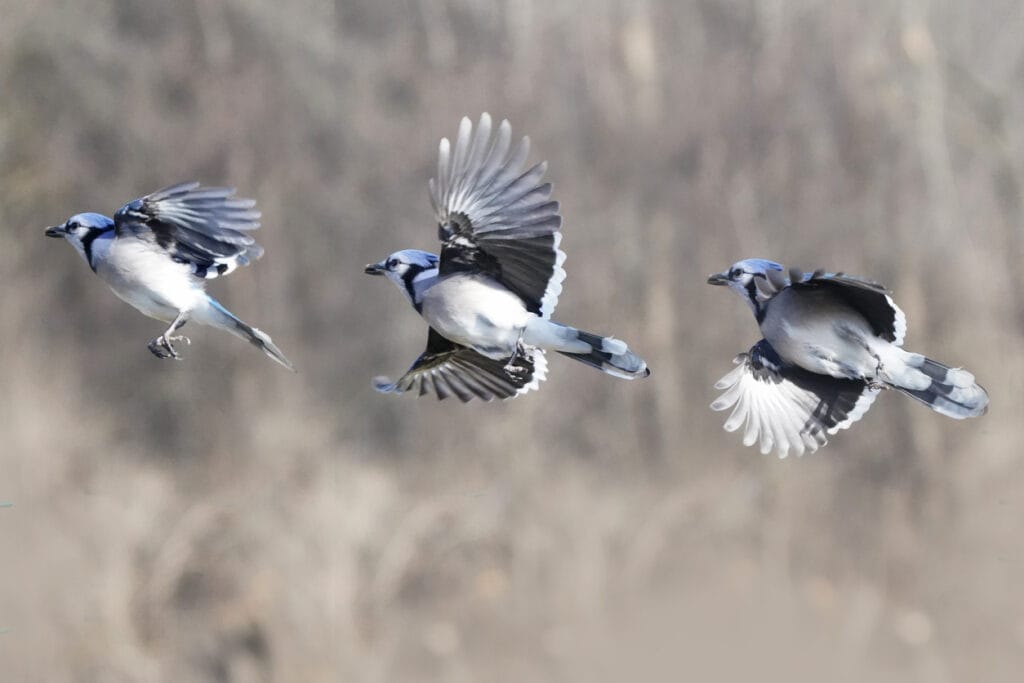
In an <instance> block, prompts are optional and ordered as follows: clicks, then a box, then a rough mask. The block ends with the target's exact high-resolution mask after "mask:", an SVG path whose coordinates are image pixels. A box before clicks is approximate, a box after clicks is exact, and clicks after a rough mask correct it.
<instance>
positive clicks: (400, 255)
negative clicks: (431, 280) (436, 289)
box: [364, 249, 438, 303]
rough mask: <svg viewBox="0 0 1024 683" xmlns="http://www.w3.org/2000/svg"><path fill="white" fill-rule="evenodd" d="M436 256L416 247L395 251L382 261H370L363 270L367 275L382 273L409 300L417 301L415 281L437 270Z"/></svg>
mask: <svg viewBox="0 0 1024 683" xmlns="http://www.w3.org/2000/svg"><path fill="white" fill-rule="evenodd" d="M437 263H438V258H437V256H436V255H435V254H431V253H430V252H427V251H420V250H418V249H403V250H402V251H396V252H395V253H393V254H391V255H390V256H388V257H387V258H386V259H384V260H383V261H378V262H377V263H371V264H369V265H367V266H366V268H365V270H364V272H365V273H366V274H367V275H384V276H386V277H387V278H388V279H389V280H391V281H392V282H394V283H395V285H396V286H397V287H398V288H399V289H401V290H402V291H403V292H405V293H406V294H407V295H408V296H409V299H410V301H412V302H413V303H416V302H417V297H416V288H415V283H416V280H417V278H418V277H419V276H421V275H423V274H424V273H426V274H427V275H428V276H430V275H433V274H434V271H436V270H437Z"/></svg>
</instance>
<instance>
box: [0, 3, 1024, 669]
mask: <svg viewBox="0 0 1024 683" xmlns="http://www.w3.org/2000/svg"><path fill="white" fill-rule="evenodd" d="M0 16H2V20H0V93H2V100H0V273H2V282H3V287H4V290H3V296H0V321H2V322H0V349H2V361H0V393H2V396H3V404H2V408H0V434H2V436H3V439H2V447H0V501H7V502H12V503H14V506H13V507H9V508H3V509H0V628H2V629H6V630H5V631H4V632H3V633H2V634H0V679H2V680H3V681H45V682H50V681H104V682H106V681H115V682H120V681H133V682H134V681H196V682H199V683H207V682H211V683H212V682H215V681H230V682H236V681H237V682H242V681H275V682H276V681H303V682H306V681H467V682H475V681H625V680H643V681H679V680H688V681H713V680H721V681H746V680H751V679H752V678H756V679H757V680H765V681H823V680H831V681H865V680H871V681H937V682H945V681H989V682H992V681H1017V680H1020V676H1021V671H1022V670H1024V542H1022V541H1024V530H1022V519H1024V456H1022V454H1021V450H1020V443H1021V438H1022V436H1024V427H1022V424H1021V423H1022V418H1024V414H1022V403H1024V402H1022V396H1024V355H1022V348H1024V296H1022V294H1021V292H1024V268H1022V264H1024V227H1022V226H1024V215H1022V214H1024V123H1022V122H1024V87H1022V85H1024V39H1022V36H1024V10H1022V5H1021V3H1020V2H1018V1H1017V0H1006V1H1000V0H986V1H985V2H979V3H963V2H935V3H929V2H926V1H924V0H903V1H900V2H888V3H864V2H856V1H855V0H839V1H837V2H832V1H824V0H822V1H815V0H799V1H793V2H779V1H768V2H762V1H758V2H744V1H741V0H730V1H723V2H718V1H714V0H700V1H694V2H674V1H671V0H665V1H664V2H657V1H654V0H652V1H649V2H628V3H627V2H610V1H587V2H583V1H579V2H560V1H557V0H552V1H548V2H539V1H537V0H515V1H514V2H507V3H499V4H497V5H491V4H489V3H483V2H473V1H470V0H451V1H449V2H431V1H426V0H423V1H418V0H404V1H400V2H391V3H384V2H377V1H375V0H362V1H360V2H337V3H335V4H333V5H332V4H331V3H329V2H312V1H308V2H294V3H293V2H286V3H285V2H278V1H276V0H236V1H232V2H226V3H220V2H214V1H213V0H195V1H194V2H182V3H168V2H155V1H154V2H139V1H136V0H111V1H109V2H97V3H62V2H55V1H42V0H41V1H39V2H21V1H18V2H15V1H12V0H0ZM483 110H487V111H490V112H491V113H492V114H493V115H495V116H496V117H498V118H502V117H508V118H509V119H510V120H511V121H512V123H513V130H514V132H515V133H517V134H522V133H529V134H530V135H531V136H532V138H533V141H534V153H533V155H532V158H534V159H542V158H543V159H548V160H549V161H550V163H551V166H550V173H549V178H550V179H551V180H552V181H553V182H554V183H555V186H556V197H557V199H559V200H560V201H561V202H562V209H563V214H564V216H565V219H566V221H565V237H564V242H563V246H564V248H565V250H566V252H567V253H568V255H569V259H568V261H567V264H566V269H567V271H568V273H569V278H568V280H567V281H566V287H565V292H564V295H563V296H562V298H561V302H560V305H559V308H558V317H560V318H561V319H564V320H566V321H567V322H571V323H574V324H577V325H579V326H581V327H586V328H589V329H593V330H595V331H598V332H610V333H614V334H616V335H619V336H621V337H623V338H625V339H626V340H628V341H629V343H630V344H631V345H632V346H633V347H635V348H636V349H637V350H638V351H640V352H641V353H642V354H644V356H645V357H646V358H647V359H648V361H649V362H650V364H651V366H652V367H653V369H654V375H653V377H652V378H651V379H649V380H646V381H638V382H633V383H627V382H622V381H618V380H615V379H613V378H609V377H605V376H602V375H600V374H599V373H596V372H593V371H591V370H589V369H587V368H585V367H583V366H581V365H578V364H575V363H572V362H570V361H568V360H565V359H562V358H560V357H556V358H552V362H551V372H550V379H549V381H548V382H547V383H545V384H544V385H543V388H542V390H541V391H540V392H538V393H536V394H530V395H529V396H527V397H525V398H521V399H518V400H516V401H513V402H511V403H504V404H495V405H484V404H473V405H468V406H462V405H458V404H453V403H450V402H446V403H443V404H438V403H437V402H436V401H434V400H433V399H430V400H425V399H423V400H417V399H415V398H413V397H387V396H381V395H378V394H376V393H374V392H373V391H372V389H371V387H370V378H371V377H372V376H373V375H376V374H382V373H385V374H391V375H394V374H395V373H398V372H400V371H401V370H403V369H404V368H405V367H406V366H407V365H408V364H409V363H410V362H411V361H412V360H413V358H414V357H415V356H416V355H417V354H418V353H419V352H420V351H421V349H422V347H423V343H424V340H425V338H426V330H425V327H424V326H423V324H422V323H421V322H420V321H419V320H417V319H416V317H415V314H414V313H413V312H412V311H411V310H410V309H409V307H408V305H407V304H406V303H405V302H404V300H403V299H402V297H401V295H400V294H399V292H397V291H395V290H394V288H393V287H391V286H390V285H389V284H387V283H385V282H382V281H380V280H372V279H370V278H368V277H366V276H364V275H363V272H362V267H363V265H364V264H365V263H367V262H368V261H375V260H377V259H379V258H382V257H383V256H385V255H386V254H387V253H389V252H390V251H392V250H394V249H397V248H401V247H419V248H427V249H433V248H435V247H436V245H435V242H434V235H435V227H434V225H433V222H432V216H431V213H430V209H429V203H428V201H427V192H426V181H427V178H428V177H429V176H430V174H431V172H432V170H433V168H434V165H435V155H436V148H437V141H438V139H439V138H440V137H441V136H442V135H449V136H451V135H453V134H454V132H455V130H456V127H457V124H458V119H459V117H460V116H462V115H463V114H470V115H472V116H473V117H474V118H475V117H476V116H477V115H478V114H479V112H481V111H483ZM193 178H195V179H199V180H202V181H204V182H206V183H210V184H231V185H235V186H237V187H238V188H239V190H240V193H241V194H242V195H243V196H252V197H256V198H258V200H259V206H260V208H261V209H262V210H263V215H264V221H263V222H264V229H263V230H262V232H261V234H260V238H261V242H262V243H263V244H264V245H265V246H266V248H267V254H266V256H265V257H264V258H263V260H262V261H260V262H259V263H257V264H255V266H254V267H251V268H247V269H243V270H241V271H239V272H237V273H236V274H234V275H232V276H231V277H230V278H227V279H225V280H224V281H218V282H215V283H214V284H213V286H212V288H211V290H212V291H213V293H214V294H215V295H216V296H218V297H219V298H220V299H221V300H223V301H224V302H225V303H226V304H227V305H228V306H229V308H231V309H232V310H233V311H234V312H236V313H237V314H238V315H239V316H241V317H242V318H244V319H245V320H247V321H249V322H251V323H253V324H254V325H257V326H259V327H261V328H263V329H265V330H267V331H269V332H270V333H271V334H272V335H273V337H274V340H275V341H276V342H277V343H278V344H279V345H280V347H281V348H282V349H283V350H284V351H285V352H286V353H287V354H288V355H289V356H290V357H291V358H292V359H293V360H294V361H295V363H296V365H297V367H298V368H299V374H298V375H294V376H293V375H290V374H288V373H287V372H285V371H283V370H282V369H281V368H279V367H277V366H276V365H274V364H272V363H271V362H270V361H269V360H267V359H266V358H263V357H261V356H260V355H259V354H258V353H256V352H255V351H253V350H252V349H250V348H248V347H247V346H245V345H244V344H242V343H240V342H239V341H238V340H236V339H233V338H231V337H229V336H227V335H224V334H220V333H214V332H212V331H210V330H208V329H200V328H193V327H191V326H190V327H189V328H186V330H185V331H186V332H188V333H189V334H190V335H191V336H192V339H193V345H192V346H191V347H188V348H185V349H184V352H185V355H186V359H185V360H184V361H183V362H158V361H157V360H155V359H154V358H152V357H151V356H150V354H149V353H148V352H147V351H146V348H145V344H146V342H147V341H148V340H149V339H151V338H152V337H154V336H156V335H157V334H158V333H159V332H160V331H161V325H160V324H159V323H157V322H156V321H153V320H149V319H146V318H144V317H143V316H141V315H140V314H138V313H137V312H135V311H133V310H132V309H130V308H129V307H128V306H127V305H125V304H123V303H121V302H120V301H118V300H117V299H116V298H115V297H114V296H112V295H111V294H110V292H109V291H107V289H106V288H105V286H104V285H103V284H102V282H100V281H99V280H98V279H96V278H95V277H94V276H93V275H92V274H91V273H90V272H89V270H88V268H86V267H85V265H84V264H83V263H82V262H81V260H80V259H79V258H78V256H77V255H75V254H74V253H73V251H72V250H71V249H70V248H69V247H68V246H67V245H63V244H59V243H56V242H54V241H50V240H46V239H44V237H43V234H42V230H43V228H44V227H45V226H47V225H51V224H54V223H57V222H61V221H63V220H64V219H65V218H66V217H67V216H69V215H70V214H72V213H76V212H79V211H84V210H94V211H103V212H107V213H109V212H111V211H113V210H115V209H116V208H117V207H118V206H120V204H122V203H123V202H125V201H128V200H130V199H132V198H134V197H136V196H138V195H140V194H143V193H145V192H148V191H151V190H154V189H156V188H158V187H160V186H162V185H165V184H169V183H172V182H176V181H181V180H187V179H193ZM747 256H763V257H769V258H775V259H777V260H780V261H783V262H785V263H787V264H793V265H802V266H805V267H816V266H826V267H830V268H833V269H842V270H845V271H847V272H852V273H858V274H863V275H866V276H869V277H872V278H874V279H877V280H879V281H882V282H885V283H887V284H888V285H889V286H891V287H892V288H893V289H894V290H895V291H896V298H897V301H898V302H899V303H900V304H901V305H902V307H903V308H904V310H905V311H906V313H907V317H908V319H909V321H910V332H909V335H908V346H909V347H912V348H913V349H914V350H918V351H922V352H926V353H928V354H929V355H932V356H934V357H936V358H938V359H940V360H944V361H946V362H948V363H951V364H954V365H957V364H962V365H965V366H967V367H968V368H969V369H971V370H972V371H973V372H975V373H976V374H977V375H978V377H979V378H980V380H981V381H982V383H983V384H985V385H986V386H987V387H988V389H989V391H990V393H991V396H992V407H991V410H990V412H989V414H988V415H987V416H986V417H984V418H982V419H979V420H974V421H969V422H954V421H952V420H949V419H946V418H943V417H941V416H939V415H937V414H933V413H931V412H929V411H927V410H925V409H924V408H922V407H921V406H919V405H916V404H913V402H911V401H910V400H908V399H905V398H903V397H901V396H898V395H885V396H883V397H881V398H880V399H879V401H878V402H877V403H876V404H875V407H874V409H873V410H872V411H871V412H870V413H868V415H867V416H866V417H865V418H864V419H863V420H862V421H861V422H860V423H858V424H857V425H855V427H854V429H852V430H850V431H849V432H844V433H843V434H841V435H839V436H837V437H835V438H834V439H833V442H832V443H831V444H830V445H829V446H828V447H827V448H826V449H825V450H824V451H822V452H819V453H818V454H816V455H814V456H809V457H804V458H803V459H795V458H794V459H790V460H786V461H778V460H776V459H775V458H773V457H762V456H760V455H759V454H758V453H757V452H756V451H755V450H751V449H745V448H743V447H742V445H741V444H740V442H739V439H738V438H737V435H729V434H726V433H724V432H723V431H722V429H721V424H722V422H723V420H724V417H725V416H724V415H721V414H714V413H712V412H711V411H710V410H709V409H708V404H709V403H710V402H711V401H712V400H713V398H714V397H715V391H714V390H713V388H712V384H713V382H714V381H715V380H716V379H717V378H718V377H720V376H721V375H722V374H724V373H725V372H726V371H728V370H729V368H730V367H731V365H730V360H731V359H732V357H733V356H734V355H735V354H736V353H738V352H740V351H743V350H746V349H747V348H748V347H749V346H750V345H751V344H752V343H753V342H754V341H755V340H756V339H757V333H756V328H755V325H754V322H753V321H752V319H751V316H750V314H749V312H748V311H747V309H746V308H745V306H744V305H743V303H742V302H741V301H739V300H738V299H737V298H735V297H734V296H732V295H731V294H729V293H728V292H725V291H723V290H719V289H713V288H711V287H707V286H706V285H705V284H704V280H705V277H706V275H707V274H708V273H709V272H712V271H718V270H721V269H723V268H725V267H726V266H728V265H729V264H730V263H732V262H733V261H735V260H737V259H739V258H742V257H747Z"/></svg>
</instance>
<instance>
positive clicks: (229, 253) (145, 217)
mask: <svg viewBox="0 0 1024 683" xmlns="http://www.w3.org/2000/svg"><path fill="white" fill-rule="evenodd" d="M234 193H235V191H234V190H233V189H229V188H218V187H201V186H200V185H199V183H184V184H181V185H174V186H172V187H168V188H165V189H163V190H159V191H157V192H154V193H153V194H150V195H146V196H145V197H141V198H139V199H136V200H135V201H132V202H129V203H128V204H125V205H124V206H122V207H121V208H120V209H118V211H117V213H115V214H114V218H113V219H111V218H109V217H107V216H104V215H102V214H98V213H80V214H77V215H75V216H72V217H71V218H69V219H68V220H67V221H66V222H65V223H64V224H63V225H57V226H53V227H51V228H47V229H46V235H47V236H48V237H57V238H63V239H65V240H67V241H68V242H69V243H70V244H71V246H73V247H74V248H75V251H77V252H78V253H79V254H80V255H81V256H82V258H84V259H85V262H86V263H88V264H89V267H90V268H92V270H93V272H94V273H96V274H97V275H99V276H100V277H101V278H102V279H103V281H104V282H106V283H107V285H109V286H110V288H111V289H112V290H114V294H116V295H117V296H118V297H119V298H121V299H122V300H124V301H126V302H128V303H129V304H131V305H132V306H134V307H135V308H137V309H138V310H139V311H141V312H142V313H144V314H146V315H148V316H149V317H151V318H156V319H157V320H162V321H164V322H169V323H170V327H168V328H167V330H165V331H164V333H163V334H161V335H160V336H159V337H157V338H156V339H154V340H153V341H151V342H150V343H149V350H150V351H151V352H152V353H153V355H155V356H157V357H158V358H180V356H179V354H178V351H177V350H176V349H175V348H174V346H173V344H172V342H179V341H183V342H185V343H190V342H189V340H188V338H187V337H185V336H183V335H175V334H174V333H175V332H176V331H177V330H178V329H179V328H181V327H182V326H183V325H184V324H185V323H186V322H188V321H189V320H195V321H196V322H198V323H201V324H204V325H210V326H212V327H218V328H220V329H222V330H227V331H228V332H230V333H231V334H233V335H235V336H236V337H239V338H241V339H244V340H246V341H248V342H250V343H251V344H252V345H253V346H255V347H257V348H258V349H260V350H261V351H263V352H264V353H265V354H267V355H268V356H270V357H271V358H272V359H273V360H275V361H277V362H278V363H280V364H281V365H283V366H284V367H286V368H288V369H289V370H293V369H294V368H293V367H292V364H291V363H290V362H289V361H288V359H287V358H285V357H284V354H282V353H281V351H280V350H279V349H278V348H277V347H276V346H274V342H272V341H271V340H270V337H268V336H267V335H266V334H264V333H263V332H261V331H260V330H257V329H256V328H254V327H250V326H249V325H247V324H245V323H244V322H242V321H241V320H239V319H238V318H236V317H235V316H234V315H232V314H231V313H230V312H229V311H228V310H227V309H226V308H224V307H223V306H222V305H221V304H220V303H218V302H217V300H216V299H214V298H213V297H211V296H210V295H209V294H207V293H206V291H205V287H206V281H207V280H210V279H213V278H216V277H220V276H221V275H227V274H228V273H230V272H231V271H233V270H234V269H235V268H237V267H238V266H244V265H246V264H248V263H249V261H250V260H251V259H256V258H259V257H260V256H262V255H263V248H262V247H261V246H259V245H258V244H256V243H255V241H254V240H253V238H252V237H250V236H249V235H248V234H247V233H248V231H250V230H255V229H256V228H258V227H259V226H260V224H259V222H258V219H259V217H260V214H259V212H258V211H255V210H254V209H253V207H254V206H255V205H256V202H255V201H254V200H252V199H239V198H234V197H233V196H232V195H234Z"/></svg>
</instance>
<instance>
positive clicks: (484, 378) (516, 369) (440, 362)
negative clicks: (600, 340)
mask: <svg viewBox="0 0 1024 683" xmlns="http://www.w3.org/2000/svg"><path fill="white" fill-rule="evenodd" d="M506 365H508V361H507V360H494V359H492V358H488V357H486V356H482V355H480V354H479V353H477V352H476V351H474V350H473V349H470V348H468V347H465V346H462V345H460V344H456V343H455V342H452V341H449V340H448V339H445V338H444V337H442V336H441V335H440V334H438V333H437V332H436V331H435V330H434V328H430V334H429V336H428V337H427V350H426V351H424V352H423V354H422V355H420V357H419V358H417V359H416V362H415V363H413V364H412V367H410V368H409V370H408V371H407V372H406V373H405V374H404V375H402V377H400V378H399V379H398V381H396V382H392V381H391V380H389V379H388V378H386V377H376V378H374V380H373V387H374V388H375V389H376V390H377V391H380V392H382V393H385V394H390V393H395V394H403V393H405V392H407V391H417V392H418V393H419V395H420V396H423V395H424V394H429V393H430V392H431V391H433V392H434V393H435V394H437V398H438V399H439V400H444V399H446V398H448V397H449V396H452V395H454V396H457V397H458V398H459V400H460V401H462V402H463V403H466V402H468V401H470V400H472V399H473V397H474V396H475V397H477V398H480V399H483V400H484V401H491V400H494V399H495V398H502V399H505V398H513V397H515V396H518V395H519V394H524V393H526V392H527V391H529V390H530V389H536V388H537V387H538V386H539V385H540V382H541V381H542V380H543V379H544V378H545V377H546V376H547V360H546V359H545V357H544V351H543V350H542V349H533V350H531V351H529V352H528V353H527V355H526V356H523V357H519V358H516V360H515V361H514V362H513V363H511V371H510V370H509V369H507V368H506Z"/></svg>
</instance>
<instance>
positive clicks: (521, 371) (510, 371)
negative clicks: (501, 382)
mask: <svg viewBox="0 0 1024 683" xmlns="http://www.w3.org/2000/svg"><path fill="white" fill-rule="evenodd" d="M514 362H515V356H513V357H512V360H510V361H509V362H508V363H506V364H505V367H504V368H502V369H503V370H504V371H505V374H506V375H508V376H509V377H520V376H522V375H525V374H526V368H524V367H521V366H519V365H513V363H514Z"/></svg>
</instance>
